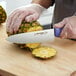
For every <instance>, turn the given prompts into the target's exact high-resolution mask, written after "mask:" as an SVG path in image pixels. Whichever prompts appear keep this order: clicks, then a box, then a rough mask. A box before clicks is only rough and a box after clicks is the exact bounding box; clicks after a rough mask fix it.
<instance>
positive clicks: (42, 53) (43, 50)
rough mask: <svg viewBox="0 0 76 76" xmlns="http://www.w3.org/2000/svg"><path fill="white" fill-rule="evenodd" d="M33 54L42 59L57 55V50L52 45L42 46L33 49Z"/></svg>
mask: <svg viewBox="0 0 76 76" xmlns="http://www.w3.org/2000/svg"><path fill="white" fill-rule="evenodd" d="M32 55H33V56H35V57H38V58H42V59H48V58H51V57H53V56H55V55H56V50H55V49H53V48H50V47H46V46H41V47H38V48H36V49H33V51H32Z"/></svg>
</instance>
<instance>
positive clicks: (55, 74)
mask: <svg viewBox="0 0 76 76" xmlns="http://www.w3.org/2000/svg"><path fill="white" fill-rule="evenodd" d="M6 38H7V34H6V29H5V25H4V26H3V25H2V26H0V75H2V76H70V74H71V73H72V72H73V71H75V70H76V41H71V40H64V39H59V38H56V39H55V41H54V42H47V43H43V44H42V45H44V46H49V47H53V48H55V49H56V50H57V55H56V56H55V57H54V58H51V59H48V60H40V59H37V58H34V57H33V56H32V54H31V51H29V50H24V49H20V48H19V47H17V46H15V45H14V44H12V43H10V42H8V41H6V40H5V39H6Z"/></svg>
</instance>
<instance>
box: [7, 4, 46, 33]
mask: <svg viewBox="0 0 76 76" xmlns="http://www.w3.org/2000/svg"><path fill="white" fill-rule="evenodd" d="M43 10H45V8H44V7H42V6H40V5H39V4H30V5H27V6H23V7H20V8H17V9H16V10H14V11H13V12H12V13H11V14H10V15H9V17H8V19H7V22H6V25H7V26H6V28H7V32H10V33H11V34H12V33H13V32H17V30H18V29H19V26H20V25H21V22H22V20H25V21H26V22H31V21H35V20H37V19H38V18H39V16H40V15H41V13H42V12H43Z"/></svg>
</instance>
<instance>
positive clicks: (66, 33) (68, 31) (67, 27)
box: [60, 23, 72, 38]
mask: <svg viewBox="0 0 76 76" xmlns="http://www.w3.org/2000/svg"><path fill="white" fill-rule="evenodd" d="M71 34H72V29H71V25H70V24H69V23H68V24H66V25H65V27H64V28H63V30H62V32H61V35H60V37H61V38H70V37H71V36H72V35H71Z"/></svg>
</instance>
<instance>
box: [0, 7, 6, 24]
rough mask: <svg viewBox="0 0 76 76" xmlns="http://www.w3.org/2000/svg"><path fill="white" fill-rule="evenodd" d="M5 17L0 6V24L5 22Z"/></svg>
mask: <svg viewBox="0 0 76 76" xmlns="http://www.w3.org/2000/svg"><path fill="white" fill-rule="evenodd" d="M6 18H7V15H6V12H5V10H4V8H3V7H2V6H0V24H1V23H4V22H5V21H6Z"/></svg>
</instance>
